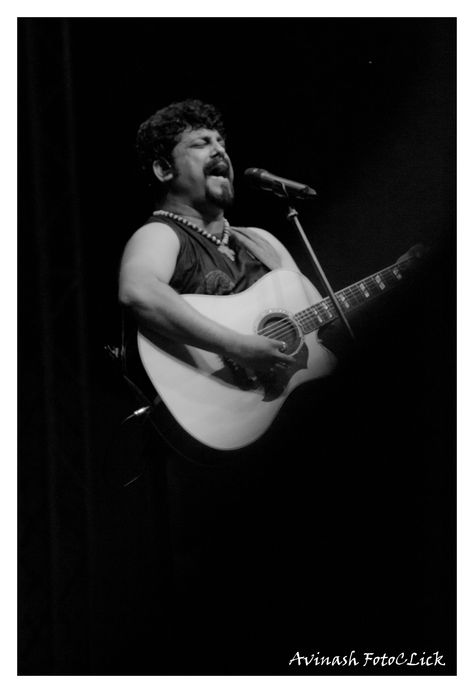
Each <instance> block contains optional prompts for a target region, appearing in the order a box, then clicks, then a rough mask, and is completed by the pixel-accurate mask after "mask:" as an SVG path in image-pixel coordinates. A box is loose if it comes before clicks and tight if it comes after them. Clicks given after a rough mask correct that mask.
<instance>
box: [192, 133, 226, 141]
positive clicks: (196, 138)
mask: <svg viewBox="0 0 474 693" xmlns="http://www.w3.org/2000/svg"><path fill="white" fill-rule="evenodd" d="M209 139H211V136H210V135H197V134H195V135H194V136H193V135H192V134H191V136H190V141H191V142H194V141H195V140H209ZM217 139H218V141H220V142H225V138H224V137H223V136H222V135H221V134H220V133H218V134H217Z"/></svg>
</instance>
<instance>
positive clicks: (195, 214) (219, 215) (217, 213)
mask: <svg viewBox="0 0 474 693" xmlns="http://www.w3.org/2000/svg"><path fill="white" fill-rule="evenodd" d="M160 209H163V210H165V211H167V212H173V213H174V214H179V215H180V216H182V217H184V218H185V219H187V220H188V221H190V222H192V223H193V224H196V226H199V227H200V228H202V229H204V230H205V231H208V232H209V233H212V234H214V235H215V236H217V237H219V236H221V235H222V232H223V230H224V212H223V210H222V209H220V208H218V207H214V206H210V207H207V208H206V209H205V210H199V209H196V208H195V207H193V206H192V205H190V204H189V203H186V202H183V201H182V200H179V199H176V198H175V199H169V198H167V199H166V200H165V201H164V202H163V203H162V204H161V205H160Z"/></svg>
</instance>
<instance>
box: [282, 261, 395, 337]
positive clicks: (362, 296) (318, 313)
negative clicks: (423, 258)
mask: <svg viewBox="0 0 474 693" xmlns="http://www.w3.org/2000/svg"><path fill="white" fill-rule="evenodd" d="M408 264H409V262H408V261H405V262H399V263H395V264H394V265H391V266H390V267H386V268H385V269H383V270H380V272H376V274H372V275H371V276H370V277H366V278H365V279H362V280H361V281H358V282H356V283H355V284H351V286H348V287H346V288H345V289H342V290H341V291H337V292H336V296H337V299H338V301H339V303H340V305H341V307H342V310H343V311H344V312H349V311H350V310H354V309H355V308H358V307H359V306H361V305H363V304H364V303H367V301H371V300H372V299H374V298H377V297H378V296H380V295H382V294H384V293H386V292H387V291H389V290H390V289H393V288H394V287H395V286H397V285H398V284H399V283H400V281H401V280H402V279H403V277H404V271H405V269H406V268H407V267H408ZM295 318H296V320H297V321H298V323H299V324H300V325H301V328H302V329H303V332H304V333H305V334H308V333H309V332H313V331H314V330H317V329H318V328H319V327H322V326H323V325H326V324H327V323H329V322H332V321H333V320H336V319H337V318H338V313H337V310H336V308H335V307H334V303H333V302H332V300H331V298H329V297H327V298H324V299H323V300H322V301H320V302H319V303H316V304H315V305H313V306H310V307H309V308H305V310H302V311H300V312H299V313H296V315H295Z"/></svg>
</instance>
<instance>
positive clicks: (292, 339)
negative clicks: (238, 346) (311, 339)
mask: <svg viewBox="0 0 474 693" xmlns="http://www.w3.org/2000/svg"><path fill="white" fill-rule="evenodd" d="M257 333H258V334H261V335H262V336H263V337H271V338H272V339H280V340H281V341H282V342H285V343H286V351H285V353H286V354H288V355H289V356H292V355H293V354H295V353H296V352H297V351H299V349H300V348H301V345H302V343H303V337H302V335H301V331H300V329H299V327H298V325H297V324H296V322H295V321H294V320H293V319H292V318H290V317H289V316H288V315H286V314H285V313H279V312H275V313H269V314H268V315H265V317H264V318H262V320H260V322H259V324H258V329H257Z"/></svg>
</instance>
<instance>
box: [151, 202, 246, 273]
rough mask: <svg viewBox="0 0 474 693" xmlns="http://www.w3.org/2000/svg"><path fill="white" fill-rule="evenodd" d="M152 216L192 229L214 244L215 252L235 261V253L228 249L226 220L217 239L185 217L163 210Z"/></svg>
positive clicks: (228, 226)
mask: <svg viewBox="0 0 474 693" xmlns="http://www.w3.org/2000/svg"><path fill="white" fill-rule="evenodd" d="M153 215H154V216H156V217H167V218H168V219H173V220H174V221H178V222H180V223H181V224H184V225H185V226H187V227H188V228H190V229H193V231H196V232H197V233H200V234H201V236H204V237H205V238H208V239H209V240H210V241H212V242H213V243H215V244H216V245H217V250H218V251H219V252H220V253H222V254H223V255H225V256H226V257H228V258H230V259H231V260H232V261H235V252H234V251H233V250H232V249H231V248H229V238H230V224H229V222H228V221H227V219H224V231H223V233H222V238H217V236H214V234H213V233H209V232H208V231H206V230H205V229H201V227H200V226H198V225H197V224H193V222H192V221H189V220H188V219H186V217H182V216H181V215H180V214H175V213H174V212H168V211H167V210H165V209H158V210H156V211H155V212H153Z"/></svg>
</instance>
